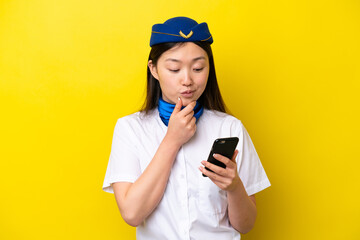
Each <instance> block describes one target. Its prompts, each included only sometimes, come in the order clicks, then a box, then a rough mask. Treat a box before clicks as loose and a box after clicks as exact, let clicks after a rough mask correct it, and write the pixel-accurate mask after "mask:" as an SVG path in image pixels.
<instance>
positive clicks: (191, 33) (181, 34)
mask: <svg viewBox="0 0 360 240" xmlns="http://www.w3.org/2000/svg"><path fill="white" fill-rule="evenodd" d="M179 33H180V36H182V37H183V38H186V39H188V38H189V37H191V36H192V35H193V31H191V32H190V33H189V34H188V35H185V34H184V33H183V32H182V31H180V32H179Z"/></svg>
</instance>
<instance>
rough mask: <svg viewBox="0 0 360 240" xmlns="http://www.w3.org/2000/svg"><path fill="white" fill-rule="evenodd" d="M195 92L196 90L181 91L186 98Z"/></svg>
mask: <svg viewBox="0 0 360 240" xmlns="http://www.w3.org/2000/svg"><path fill="white" fill-rule="evenodd" d="M194 92H195V91H194V90H188V91H184V92H182V93H181V96H182V97H184V98H191V97H192V96H194Z"/></svg>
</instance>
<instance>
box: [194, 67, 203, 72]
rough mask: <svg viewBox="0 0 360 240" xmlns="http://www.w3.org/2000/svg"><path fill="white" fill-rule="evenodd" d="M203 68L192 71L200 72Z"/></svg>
mask: <svg viewBox="0 0 360 240" xmlns="http://www.w3.org/2000/svg"><path fill="white" fill-rule="evenodd" d="M203 69H204V68H195V69H194V71H195V72H201V71H202V70H203Z"/></svg>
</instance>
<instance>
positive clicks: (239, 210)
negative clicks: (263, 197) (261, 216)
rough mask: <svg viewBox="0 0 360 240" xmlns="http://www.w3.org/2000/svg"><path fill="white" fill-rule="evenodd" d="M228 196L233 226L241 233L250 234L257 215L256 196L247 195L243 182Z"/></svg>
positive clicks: (230, 218) (229, 212)
mask: <svg viewBox="0 0 360 240" xmlns="http://www.w3.org/2000/svg"><path fill="white" fill-rule="evenodd" d="M227 196H228V214H229V220H230V224H231V226H232V227H233V228H235V229H236V230H237V231H238V232H240V233H243V234H245V233H247V232H249V231H250V230H251V229H252V228H253V227H254V224H255V220H256V215H257V210H256V205H255V202H254V201H255V196H250V197H249V196H248V195H247V193H246V191H245V188H244V185H243V183H242V182H241V181H240V184H238V186H237V187H236V188H235V189H234V190H233V191H231V192H228V193H227ZM252 199H253V200H252Z"/></svg>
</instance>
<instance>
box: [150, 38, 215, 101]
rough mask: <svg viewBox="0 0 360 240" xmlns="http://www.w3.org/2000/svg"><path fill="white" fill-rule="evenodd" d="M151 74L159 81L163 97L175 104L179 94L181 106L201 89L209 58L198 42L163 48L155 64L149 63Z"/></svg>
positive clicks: (207, 70)
mask: <svg viewBox="0 0 360 240" xmlns="http://www.w3.org/2000/svg"><path fill="white" fill-rule="evenodd" d="M148 66H149V68H150V71H151V74H152V75H153V76H154V77H155V78H156V79H157V80H158V81H159V83H160V88H161V91H162V98H163V99H164V100H165V101H166V102H169V103H172V104H176V102H177V100H178V97H180V98H181V100H182V102H183V106H187V105H188V104H189V103H190V102H192V101H196V100H197V99H198V98H199V97H200V96H201V94H202V93H203V92H204V90H205V87H206V83H207V80H208V76H209V58H208V55H207V53H206V52H205V51H204V50H203V49H202V48H201V47H199V46H198V45H196V44H194V43H192V42H186V43H185V44H183V45H180V46H179V45H177V46H175V47H173V48H171V49H169V50H167V51H166V52H164V53H163V54H162V55H161V56H160V58H159V59H158V62H157V65H156V66H154V65H153V63H152V61H151V60H150V61H149V64H148Z"/></svg>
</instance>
